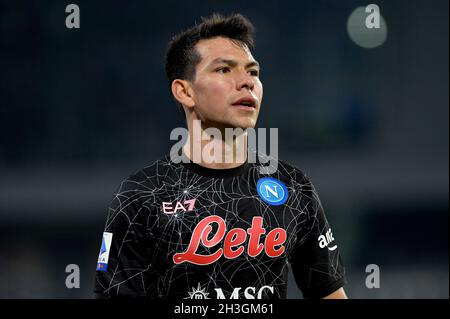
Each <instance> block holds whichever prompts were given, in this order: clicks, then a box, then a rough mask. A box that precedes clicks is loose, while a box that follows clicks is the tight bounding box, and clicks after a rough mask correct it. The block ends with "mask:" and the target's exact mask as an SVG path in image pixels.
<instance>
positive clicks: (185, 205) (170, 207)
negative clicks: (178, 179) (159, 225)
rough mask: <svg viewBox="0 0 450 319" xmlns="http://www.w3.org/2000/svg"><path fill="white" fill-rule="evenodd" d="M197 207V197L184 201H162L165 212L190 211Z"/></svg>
mask: <svg viewBox="0 0 450 319" xmlns="http://www.w3.org/2000/svg"><path fill="white" fill-rule="evenodd" d="M194 209H195V198H193V199H189V200H185V201H183V202H179V201H177V202H175V203H171V202H162V211H163V212H164V213H165V214H176V213H177V212H189V211H192V210H194Z"/></svg>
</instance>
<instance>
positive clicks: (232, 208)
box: [102, 156, 339, 297]
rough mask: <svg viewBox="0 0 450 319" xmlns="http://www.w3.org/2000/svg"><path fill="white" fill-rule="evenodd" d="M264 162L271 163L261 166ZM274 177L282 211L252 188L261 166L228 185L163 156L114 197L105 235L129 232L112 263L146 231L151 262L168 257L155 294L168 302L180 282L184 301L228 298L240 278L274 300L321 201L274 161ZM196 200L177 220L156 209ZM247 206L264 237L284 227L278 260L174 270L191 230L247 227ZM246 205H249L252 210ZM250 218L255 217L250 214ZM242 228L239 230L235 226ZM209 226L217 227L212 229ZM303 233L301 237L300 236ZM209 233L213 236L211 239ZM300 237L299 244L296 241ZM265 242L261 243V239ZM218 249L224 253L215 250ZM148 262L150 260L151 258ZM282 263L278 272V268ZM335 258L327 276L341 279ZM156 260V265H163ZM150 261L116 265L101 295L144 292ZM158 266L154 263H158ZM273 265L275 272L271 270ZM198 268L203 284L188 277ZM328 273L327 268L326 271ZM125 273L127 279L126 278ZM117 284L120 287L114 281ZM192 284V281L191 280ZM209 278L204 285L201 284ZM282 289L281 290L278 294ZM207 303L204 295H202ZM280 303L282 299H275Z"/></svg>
mask: <svg viewBox="0 0 450 319" xmlns="http://www.w3.org/2000/svg"><path fill="white" fill-rule="evenodd" d="M263 162H265V163H266V162H269V163H273V162H272V161H268V160H267V159H265V160H264V161H263ZM277 164H278V170H277V171H276V173H275V174H273V175H272V176H271V177H274V178H276V179H278V180H283V181H285V185H286V187H287V189H288V193H289V200H288V201H287V202H286V203H285V204H284V205H282V206H272V205H270V204H268V203H266V202H264V201H263V200H262V199H261V198H260V196H259V195H258V192H257V191H256V186H255V185H256V183H257V181H258V179H259V178H261V177H264V175H260V174H259V173H258V172H259V171H258V169H259V167H260V165H261V164H250V165H249V169H248V170H247V171H245V174H243V175H239V176H232V177H229V178H225V179H223V178H210V177H209V178H206V177H205V176H201V175H198V174H195V173H193V172H192V171H190V170H188V169H186V167H185V166H183V165H181V164H175V163H173V162H171V161H170V158H169V157H168V156H167V157H166V158H164V159H161V160H157V161H155V162H153V163H152V164H151V165H149V166H147V167H146V168H144V169H143V170H141V171H139V172H138V173H137V174H134V175H133V178H128V179H127V180H125V181H123V182H122V184H121V185H120V187H119V190H118V192H117V193H116V194H115V196H114V198H113V201H112V203H114V204H112V205H111V207H110V212H109V215H108V219H107V223H106V227H105V228H106V229H108V228H110V226H111V225H112V224H113V223H115V222H116V220H117V218H119V216H120V220H122V221H126V225H125V226H126V227H127V230H126V232H125V235H124V236H123V239H122V240H121V241H119V246H120V247H119V249H118V253H117V254H118V255H117V257H116V258H117V259H120V257H121V256H120V255H121V253H122V248H123V246H124V245H127V244H129V243H130V241H133V240H137V239H136V236H134V235H135V232H136V229H137V228H139V229H144V230H145V232H146V234H148V236H149V237H150V238H151V242H152V246H153V249H152V252H153V256H161V255H162V254H163V255H166V256H167V260H166V261H168V262H167V263H166V264H165V266H166V267H163V270H161V269H159V270H158V275H157V277H156V278H157V279H156V280H157V284H156V285H154V286H153V287H156V289H157V292H156V295H157V296H160V297H165V296H166V295H167V294H168V292H169V290H170V289H171V286H172V283H173V282H177V285H179V282H180V281H184V284H183V286H185V288H184V289H183V291H182V292H181V294H184V295H186V296H188V292H190V291H193V290H194V291H195V289H197V288H201V289H202V290H204V291H205V292H206V291H208V292H211V291H212V290H213V289H214V288H216V287H221V288H223V292H224V293H225V294H231V293H232V292H233V287H234V286H235V285H236V281H235V280H234V279H235V277H239V278H241V276H242V274H243V273H244V272H245V273H252V276H249V277H250V278H252V279H253V281H252V282H250V283H249V282H246V284H247V285H249V286H252V287H262V286H264V285H269V286H274V288H275V289H274V293H278V289H277V287H278V286H280V287H281V286H284V287H285V286H286V281H287V276H286V273H287V267H288V264H289V260H288V256H289V254H290V253H291V252H292V251H293V249H294V248H295V247H296V244H297V245H301V244H302V243H303V242H304V241H305V240H307V238H309V236H310V235H311V234H310V232H312V231H314V229H315V228H314V227H313V225H315V224H316V219H317V214H318V212H319V208H321V204H320V200H319V198H318V196H317V193H316V192H315V190H314V189H313V186H312V184H311V183H310V182H309V180H308V179H307V178H305V176H304V175H303V173H301V172H300V171H299V170H297V169H296V168H294V167H292V166H290V165H288V164H285V163H284V162H281V161H280V162H278V163H277ZM192 198H195V199H196V200H197V201H196V204H195V211H194V212H183V211H180V212H178V213H174V214H170V215H168V214H164V213H163V212H162V209H161V203H162V202H163V201H166V202H184V201H185V200H190V199H192ZM247 203H253V205H254V207H256V210H257V211H255V212H246V213H250V217H251V216H254V215H257V216H262V217H263V218H264V224H263V227H264V228H267V231H266V235H267V233H268V232H269V231H270V229H273V228H277V227H281V228H283V229H286V231H288V236H287V240H286V242H285V243H284V245H285V248H286V251H285V254H283V255H282V256H280V258H267V257H265V256H264V255H263V254H261V255H259V256H257V257H250V256H249V255H248V254H246V253H244V254H242V255H241V256H240V257H239V258H237V259H226V258H225V257H224V256H222V257H221V258H220V262H219V261H218V262H215V263H214V264H212V265H209V266H207V267H206V266H192V265H191V264H189V263H182V264H179V265H176V264H174V263H173V262H172V263H170V260H171V257H172V256H173V254H174V253H179V252H184V251H186V249H187V247H188V244H189V239H190V236H191V234H192V231H193V230H194V228H195V226H196V225H197V224H198V222H199V221H200V220H202V219H203V218H205V217H206V216H210V215H216V214H217V215H220V216H222V218H223V219H224V220H225V223H226V229H227V231H229V230H230V229H232V228H235V227H240V228H244V229H247V228H250V227H251V221H252V219H251V218H249V215H248V214H246V215H242V213H244V212H241V211H239V208H240V207H248V206H249V205H248V204H247ZM130 205H134V206H136V207H139V208H138V209H137V211H136V212H135V213H131V212H132V211H133V210H130V209H128V208H129V207H130ZM250 206H251V205H250ZM252 214H253V215H252ZM235 225H239V226H235ZM213 226H214V225H213ZM300 228H301V229H302V230H303V231H302V232H299V231H298V230H299V229H300ZM326 228H328V224H327V223H324V224H323V225H321V227H320V229H319V232H321V233H325V231H326ZM215 230H216V229H214V227H213V231H212V232H211V233H212V234H214V233H215ZM299 234H301V236H300V237H298V235H299ZM261 242H264V236H262V237H261ZM220 247H221V246H220ZM217 248H218V247H217V246H215V247H210V248H208V247H204V246H200V247H199V250H198V251H197V253H199V254H203V255H204V254H211V253H213V252H214V251H215V250H217ZM151 257H152V256H151ZM280 259H281V260H282V266H281V268H280V267H279V265H280ZM338 259H339V258H338V254H334V255H333V259H332V260H331V265H330V267H331V272H332V273H331V274H330V273H327V275H331V276H335V277H338V276H339V267H338V266H339V260H338ZM160 260H161V259H160ZM154 262H155V260H150V261H149V263H148V264H147V265H142V266H141V267H124V268H120V267H119V265H118V264H117V265H116V266H115V268H114V269H112V275H111V278H110V281H109V285H108V286H107V287H105V285H103V284H102V286H103V288H104V290H105V292H106V293H114V292H115V293H117V294H118V293H119V291H120V288H121V285H123V284H124V283H126V282H127V281H129V280H136V278H139V279H140V282H141V283H142V289H143V290H144V292H145V293H147V289H148V284H147V283H146V278H147V276H146V273H147V272H149V271H150V270H151V269H152V268H157V267H156V266H155V265H154ZM156 262H157V261H156ZM275 264H277V265H278V267H275ZM317 266H318V267H310V268H309V272H310V275H309V277H311V276H312V273H314V272H324V270H323V269H324V268H323V267H320V266H321V265H317ZM199 267H204V268H205V269H207V272H206V273H205V277H202V278H203V279H202V281H201V283H200V282H199V281H198V280H195V279H196V278H198V277H195V276H194V277H193V276H192V275H193V274H195V273H196V272H198V271H199ZM325 269H326V268H325ZM122 272H125V273H126V276H124V274H123V273H122ZM118 278H120V279H122V280H118ZM192 278H194V280H195V281H192ZM205 279H206V280H205ZM281 290H283V289H281ZM205 297H206V295H205ZM279 297H281V296H279Z"/></svg>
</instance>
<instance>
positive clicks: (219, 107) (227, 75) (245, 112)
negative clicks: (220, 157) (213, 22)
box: [192, 37, 263, 129]
mask: <svg viewBox="0 0 450 319" xmlns="http://www.w3.org/2000/svg"><path fill="white" fill-rule="evenodd" d="M196 49H197V51H198V53H199V54H200V56H201V61H200V63H199V64H198V65H197V66H196V75H195V80H194V82H193V83H192V88H193V90H194V101H195V106H194V107H195V110H196V113H197V115H198V117H199V119H200V120H201V121H202V122H203V123H204V124H206V125H207V126H212V127H217V128H226V127H231V128H236V127H240V128H243V129H246V128H252V127H254V126H255V124H256V120H257V118H258V113H259V108H260V105H261V100H262V96H263V87H262V83H261V81H260V80H259V66H258V63H257V62H256V61H255V59H254V58H253V56H252V54H251V53H250V50H249V49H248V48H247V47H242V46H239V45H237V44H236V43H234V42H232V41H231V40H230V39H227V38H222V37H217V38H212V39H207V40H201V41H199V42H198V43H197V45H196Z"/></svg>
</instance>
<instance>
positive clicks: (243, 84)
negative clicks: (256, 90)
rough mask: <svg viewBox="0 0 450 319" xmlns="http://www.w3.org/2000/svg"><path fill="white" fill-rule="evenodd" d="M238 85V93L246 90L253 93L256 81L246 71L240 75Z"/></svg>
mask: <svg viewBox="0 0 450 319" xmlns="http://www.w3.org/2000/svg"><path fill="white" fill-rule="evenodd" d="M236 84H237V89H238V91H240V90H242V89H244V88H245V89H248V90H250V91H252V90H253V87H254V86H255V81H254V79H253V76H251V75H250V74H248V72H247V71H244V72H241V73H240V74H239V77H238V79H237V83H236Z"/></svg>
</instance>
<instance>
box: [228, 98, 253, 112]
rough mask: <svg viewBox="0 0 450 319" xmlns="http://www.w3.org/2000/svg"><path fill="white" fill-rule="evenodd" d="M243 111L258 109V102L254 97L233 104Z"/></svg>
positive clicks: (241, 99)
mask: <svg viewBox="0 0 450 319" xmlns="http://www.w3.org/2000/svg"><path fill="white" fill-rule="evenodd" d="M231 105H233V106H237V107H239V108H241V109H248V110H254V109H255V108H256V100H255V99H254V98H252V97H243V98H240V99H239V100H237V101H236V102H234V103H233V104H231Z"/></svg>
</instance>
